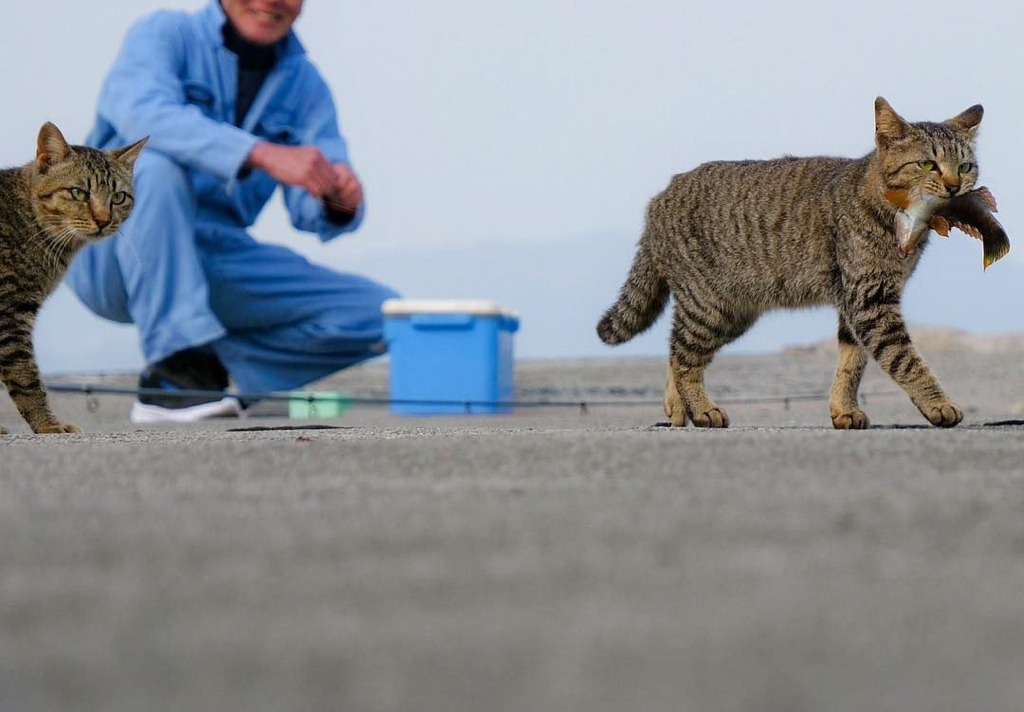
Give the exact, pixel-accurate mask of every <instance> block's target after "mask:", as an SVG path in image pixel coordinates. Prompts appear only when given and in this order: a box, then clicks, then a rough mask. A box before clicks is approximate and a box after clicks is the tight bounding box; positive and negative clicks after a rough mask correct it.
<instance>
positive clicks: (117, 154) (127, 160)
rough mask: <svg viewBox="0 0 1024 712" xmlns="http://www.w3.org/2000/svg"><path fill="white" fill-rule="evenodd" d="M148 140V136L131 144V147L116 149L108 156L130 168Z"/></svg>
mask: <svg viewBox="0 0 1024 712" xmlns="http://www.w3.org/2000/svg"><path fill="white" fill-rule="evenodd" d="M148 140H149V136H146V138H144V139H140V140H138V141H136V142H135V143H133V144H132V145H131V146H125V147H124V148H117V149H114V150H113V151H111V152H110V155H111V156H113V157H114V158H115V159H117V160H118V161H120V162H121V163H123V164H124V165H126V166H127V167H128V168H131V167H133V166H134V165H135V159H136V158H138V157H139V154H140V153H142V147H143V146H145V145H146V141H148Z"/></svg>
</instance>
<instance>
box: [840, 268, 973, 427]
mask: <svg viewBox="0 0 1024 712" xmlns="http://www.w3.org/2000/svg"><path fill="white" fill-rule="evenodd" d="M844 316H845V317H846V320H847V324H849V325H850V327H851V328H852V330H853V332H854V334H855V335H856V336H857V339H858V340H859V341H860V343H862V344H863V345H864V347H865V348H866V349H867V351H868V353H870V354H871V355H872V356H873V357H874V359H875V360H876V361H878V364H879V365H880V366H881V367H882V370H883V371H885V372H886V373H888V374H889V375H890V376H891V377H892V379H893V380H894V381H896V383H898V384H899V385H900V387H901V388H902V389H903V390H904V391H906V393H907V395H908V396H910V400H911V401H912V402H913V403H914V405H915V406H917V409H918V410H919V411H921V414H922V415H923V416H924V417H925V418H927V419H928V422H929V423H931V424H932V425H937V426H939V427H943V428H951V427H953V426H954V425H956V424H957V423H959V422H960V421H961V420H963V417H964V413H963V411H962V410H960V407H959V406H958V405H957V404H956V403H954V402H953V401H952V400H951V399H950V397H949V396H947V395H946V392H945V391H944V390H943V388H942V386H941V385H940V384H939V379H938V378H936V377H935V374H934V373H932V370H931V368H929V367H928V364H926V363H925V362H924V359H923V358H921V356H920V355H919V354H918V353H917V349H916V348H914V344H913V343H912V342H911V341H910V335H909V334H908V333H907V326H906V324H905V323H904V321H903V315H902V314H901V313H900V309H899V293H898V291H897V290H896V289H895V288H892V287H890V286H888V285H886V284H884V283H881V282H877V281H868V282H862V283H859V284H856V285H855V289H854V290H851V295H850V297H849V298H848V299H847V304H846V309H845V313H844Z"/></svg>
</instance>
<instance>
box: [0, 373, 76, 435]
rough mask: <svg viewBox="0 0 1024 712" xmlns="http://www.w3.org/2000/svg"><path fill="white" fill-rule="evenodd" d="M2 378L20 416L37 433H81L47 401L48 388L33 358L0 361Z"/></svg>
mask: <svg viewBox="0 0 1024 712" xmlns="http://www.w3.org/2000/svg"><path fill="white" fill-rule="evenodd" d="M0 358H3V356H2V355H0ZM0 380H2V381H3V382H4V386H6V387H7V393H8V394H10V396H11V400H13V401H14V405H15V406H16V407H17V409H18V412H19V413H21V417H22V418H24V419H25V422H26V423H28V424H29V427H31V428H32V432H34V433H80V432H82V431H81V430H79V429H78V426H76V425H70V424H64V423H61V422H60V421H59V420H57V418H55V417H54V415H53V413H52V412H51V411H50V406H49V405H48V404H47V402H46V389H45V388H44V387H43V383H42V380H41V379H40V377H39V369H38V368H37V367H36V364H35V361H34V360H25V359H22V360H18V361H15V362H13V363H4V364H2V365H0Z"/></svg>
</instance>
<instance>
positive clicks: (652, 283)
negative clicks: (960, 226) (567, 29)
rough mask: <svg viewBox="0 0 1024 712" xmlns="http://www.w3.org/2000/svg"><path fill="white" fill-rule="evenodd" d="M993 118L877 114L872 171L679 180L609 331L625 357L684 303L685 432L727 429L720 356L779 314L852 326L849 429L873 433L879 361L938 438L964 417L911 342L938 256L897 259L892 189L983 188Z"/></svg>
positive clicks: (821, 161) (843, 400) (866, 161)
mask: <svg viewBox="0 0 1024 712" xmlns="http://www.w3.org/2000/svg"><path fill="white" fill-rule="evenodd" d="M982 112H983V110H982V107H981V106H980V105H977V106H972V107H971V108H969V109H967V110H966V111H964V112H963V113H961V114H959V115H958V116H956V117H954V118H953V119H950V120H948V121H945V122H943V123H929V122H923V123H913V124H911V123H908V122H906V121H904V120H903V119H902V118H901V117H900V116H899V115H898V114H897V113H896V112H895V111H894V110H893V109H892V107H890V106H889V104H888V103H887V102H886V101H885V100H884V99H882V98H881V97H879V98H878V99H876V100H875V145H876V150H875V151H873V152H872V153H870V154H868V155H867V156H864V157H863V158H859V159H848V158H827V157H817V158H791V157H786V158H779V159H775V160H767V161H736V162H716V163H706V164H704V165H701V166H699V167H697V168H696V169H694V170H692V171H690V172H689V173H684V174H681V175H678V176H676V177H675V178H673V180H672V181H671V183H670V184H669V186H668V188H667V189H666V190H665V191H664V192H663V193H661V194H660V195H658V196H657V197H655V198H654V200H652V201H651V203H650V206H649V208H648V211H647V223H646V229H645V231H644V234H643V236H642V237H641V239H640V243H639V247H638V249H637V253H636V257H635V259H634V262H633V266H632V269H631V270H630V273H629V277H628V278H627V280H626V283H625V285H623V287H622V290H621V293H620V296H619V300H618V301H617V302H616V303H615V304H614V305H613V306H612V307H611V308H610V309H609V310H608V311H607V313H606V314H605V315H604V318H603V319H602V320H601V321H600V323H599V324H598V327H597V331H598V334H599V336H600V337H601V339H602V340H603V341H605V342H606V343H609V344H618V343H622V342H624V341H627V340H628V339H630V338H632V337H633V336H635V335H636V334H638V333H640V332H642V331H644V330H645V329H647V328H648V327H650V326H651V324H653V323H654V321H655V319H657V317H658V315H659V314H660V313H661V311H662V310H663V309H664V307H665V304H666V303H667V301H668V298H669V295H670V294H671V296H672V297H674V303H675V305H674V313H673V324H672V335H671V339H670V352H669V371H668V372H669V375H668V382H667V385H666V393H665V411H666V414H667V415H668V416H669V417H670V419H671V420H672V423H673V425H685V424H686V421H687V419H689V420H691V421H692V422H693V423H694V424H695V425H698V426H707V427H724V426H727V425H728V424H729V418H728V416H727V415H726V413H725V411H724V410H722V409H721V408H719V407H717V406H716V405H715V404H714V403H713V402H712V401H711V399H710V398H708V395H707V393H706V391H705V388H704V369H705V367H706V366H707V365H708V364H709V363H710V362H711V359H712V357H713V356H714V354H715V352H716V351H718V349H720V348H722V347H723V346H724V345H726V344H727V343H729V342H730V341H733V340H734V339H736V338H738V337H739V336H740V335H741V334H743V333H744V332H745V331H746V330H747V329H748V328H749V327H750V326H751V325H752V324H753V323H754V322H755V321H756V320H757V318H758V317H759V316H760V315H761V314H763V313H764V312H766V311H769V310H771V309H776V308H780V307H791V308H792V307H808V306H815V305H823V304H831V305H833V306H835V307H836V309H837V310H838V312H839V331H838V336H839V366H838V368H837V369H836V375H835V381H834V383H833V386H832V392H831V401H830V411H831V416H832V423H833V425H834V426H835V427H836V428H842V429H847V428H856V429H859V428H866V427H867V426H868V418H867V416H866V415H865V414H864V412H863V411H861V409H860V408H859V407H858V403H857V390H858V388H859V385H860V380H861V376H862V374H863V372H864V366H865V364H866V362H867V358H868V355H869V354H870V355H871V356H872V357H874V358H875V359H876V360H877V361H878V363H879V364H880V365H881V366H882V368H883V369H884V370H885V371H886V372H887V373H888V374H889V375H890V376H892V378H893V379H894V380H895V381H896V382H897V383H898V384H899V385H900V386H901V387H902V388H903V389H904V390H905V391H906V392H907V394H908V395H909V396H910V398H911V400H912V401H913V402H914V404H915V405H916V406H917V407H918V409H919V410H920V411H921V413H922V414H923V415H924V416H925V417H926V418H927V419H928V421H929V422H931V423H932V424H934V425H940V426H944V427H950V426H954V425H956V424H957V423H959V422H960V421H961V419H962V418H963V413H962V411H961V410H960V408H959V407H957V405H956V404H955V403H953V401H952V400H950V399H949V397H948V396H947V395H946V393H945V391H943V389H942V387H941V386H940V385H939V382H938V380H937V379H936V377H935V375H934V374H933V373H932V371H931V369H930V368H929V367H928V365H927V364H926V363H925V362H924V360H923V359H922V358H921V357H920V356H919V355H918V353H917V350H916V349H915V348H914V345H913V344H912V343H911V341H910V337H909V336H908V334H907V329H906V325H905V324H904V321H903V317H902V315H901V313H900V298H901V296H902V293H903V287H904V285H905V284H906V281H907V279H908V278H909V277H910V275H911V273H912V272H913V271H914V268H915V267H916V266H917V263H918V260H919V259H920V253H921V251H922V249H923V247H924V244H923V243H922V245H921V246H920V247H919V248H918V250H917V251H916V252H915V253H914V254H912V255H910V256H909V257H904V256H902V255H901V254H900V253H899V252H898V250H897V249H896V246H895V236H894V217H895V210H896V208H895V207H894V206H893V205H892V204H891V203H889V202H888V201H887V200H886V199H885V192H886V191H887V190H891V189H909V188H912V187H914V186H920V188H921V190H922V191H923V192H926V193H935V194H938V195H941V196H943V197H948V196H949V195H960V194H963V193H965V192H967V191H970V190H971V189H972V188H973V187H974V185H975V182H976V180H977V176H978V169H977V164H976V162H975V159H974V140H975V135H976V132H977V128H978V125H979V123H980V122H981V117H982Z"/></svg>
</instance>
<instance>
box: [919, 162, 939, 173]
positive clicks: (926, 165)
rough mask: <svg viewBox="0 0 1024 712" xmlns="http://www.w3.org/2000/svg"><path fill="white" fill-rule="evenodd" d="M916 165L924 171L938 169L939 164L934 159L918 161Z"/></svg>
mask: <svg viewBox="0 0 1024 712" xmlns="http://www.w3.org/2000/svg"><path fill="white" fill-rule="evenodd" d="M917 165H919V166H921V168H923V169H924V170H926V171H937V170H939V164H938V163H936V162H935V161H918V162H917Z"/></svg>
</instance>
